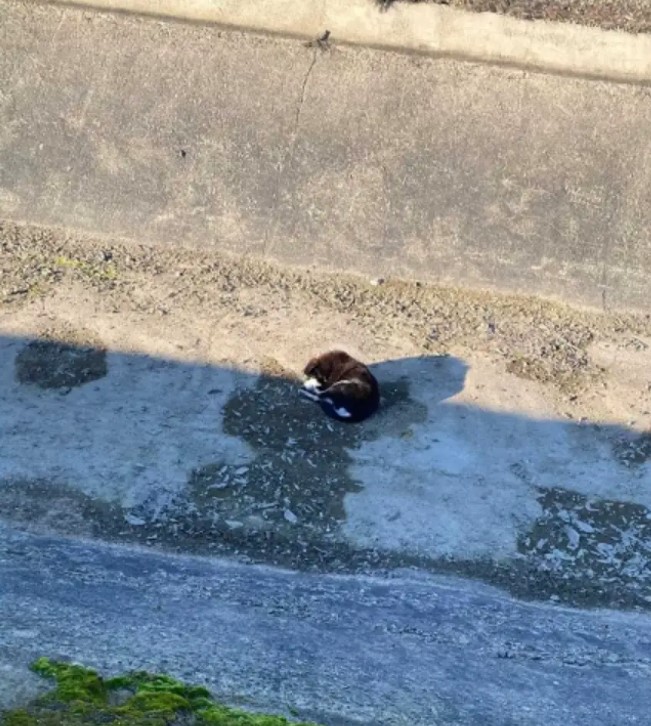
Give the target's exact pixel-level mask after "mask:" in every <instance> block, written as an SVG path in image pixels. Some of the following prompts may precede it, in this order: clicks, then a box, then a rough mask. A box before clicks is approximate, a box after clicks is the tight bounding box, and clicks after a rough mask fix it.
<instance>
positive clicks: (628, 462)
mask: <svg viewBox="0 0 651 726" xmlns="http://www.w3.org/2000/svg"><path fill="white" fill-rule="evenodd" d="M613 452H614V454H615V457H616V458H617V459H618V461H620V462H621V463H622V464H623V465H624V466H633V467H639V466H642V465H643V464H646V463H647V462H649V461H651V432H649V433H645V434H642V435H640V436H636V437H630V436H625V437H624V436H622V437H620V438H619V439H618V440H617V441H616V442H615V444H614V445H613Z"/></svg>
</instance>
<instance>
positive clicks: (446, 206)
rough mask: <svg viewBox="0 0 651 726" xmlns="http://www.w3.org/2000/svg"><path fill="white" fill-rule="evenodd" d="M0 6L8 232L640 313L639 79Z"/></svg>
mask: <svg viewBox="0 0 651 726" xmlns="http://www.w3.org/2000/svg"><path fill="white" fill-rule="evenodd" d="M0 8H1V10H0V12H1V13H2V25H3V29H4V31H5V32H4V34H3V37H2V46H3V48H2V50H3V52H2V54H1V55H0V80H1V83H0V87H1V88H2V89H3V90H2V95H1V96H0V119H1V121H2V123H1V124H0V129H1V131H0V215H1V216H4V217H5V218H10V219H15V220H30V221H33V222H38V223H43V224H60V225H66V226H72V227H77V228H81V229H85V230H87V231H91V232H94V233H103V234H115V235H123V236H126V237H130V238H133V239H143V240H147V241H150V242H152V243H155V244H158V245H165V246H169V245H178V244H182V243H183V244H192V245H195V246H198V247H203V248H210V247H213V248H217V249H220V250H227V251H232V252H236V253H252V254H256V255H259V256H264V257H266V258H270V259H274V260H277V261H281V262H284V263H291V264H301V265H312V264H314V265H318V266H320V267H323V268H329V269H339V270H354V271H358V272H362V273H365V274H371V275H382V276H387V275H405V276H411V277H420V278H422V279H426V280H430V281H438V282H444V283H454V284H462V285H467V286H475V287H492V288H495V289H501V290H511V291H524V292H531V293H537V294H542V295H547V296H552V297H556V298H559V299H564V300H569V301H575V302H578V303H581V304H587V305H595V306H602V305H604V306H607V307H612V308H636V309H640V310H644V311H648V310H649V300H651V294H650V292H651V283H650V282H649V281H650V280H651V275H650V272H651V245H650V243H649V237H648V230H649V228H651V219H650V215H651V198H650V194H651V191H650V190H651V178H650V174H651V171H650V170H651V163H649V160H650V158H651V156H650V155H651V137H650V135H649V133H648V129H649V128H651V95H650V93H649V89H648V88H646V87H637V86H634V85H617V84H609V83H605V82H596V81H588V80H581V79H576V78H571V79H570V78H561V77H557V76H546V75H541V74H533V73H530V72H526V71H520V70H505V69H499V68H496V67H488V66H482V65H472V64H468V63H461V62H456V61H452V60H445V59H441V58H424V57H416V56H404V55H398V54H391V53H386V52H381V51H374V50H365V49H361V48H353V47H339V46H337V45H336V43H335V45H334V47H333V48H332V49H331V50H330V51H322V50H320V49H319V48H318V47H317V48H312V47H310V48H307V47H305V46H304V45H303V44H302V43H301V42H298V41H296V40H281V39H277V38H276V39H273V38H258V37H254V36H251V35H243V34H238V33H236V32H224V31H222V30H220V29H219V28H216V27H199V26H190V25H181V24H169V23H161V22H159V21H156V20H152V19H149V20H143V19H140V18H135V17H125V16H109V15H97V14H93V13H88V12H82V11H81V10H79V9H62V8H59V7H53V6H40V5H33V4H23V3H14V2H11V1H10V0H2V4H1V5H0Z"/></svg>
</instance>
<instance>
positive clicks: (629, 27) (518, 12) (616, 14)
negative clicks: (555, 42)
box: [377, 0, 651, 33]
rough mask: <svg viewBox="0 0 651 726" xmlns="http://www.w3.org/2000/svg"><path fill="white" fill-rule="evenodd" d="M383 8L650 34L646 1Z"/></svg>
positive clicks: (481, 1)
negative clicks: (443, 10)
mask: <svg viewBox="0 0 651 726" xmlns="http://www.w3.org/2000/svg"><path fill="white" fill-rule="evenodd" d="M377 2H378V5H379V6H380V7H381V9H383V10H388V9H389V8H390V6H391V5H393V4H394V3H397V2H411V3H421V2H429V3H436V4H438V5H450V6H451V7H455V8H459V9H461V10H470V11H473V12H478V13H485V12H489V13H500V14H501V15H510V16H512V17H515V18H520V19H523V20H550V21H554V22H565V23H575V24H577V25H588V26H592V27H598V28H603V29H604V30H625V31H627V32H630V33H651V3H649V1H648V0H571V2H568V0H377Z"/></svg>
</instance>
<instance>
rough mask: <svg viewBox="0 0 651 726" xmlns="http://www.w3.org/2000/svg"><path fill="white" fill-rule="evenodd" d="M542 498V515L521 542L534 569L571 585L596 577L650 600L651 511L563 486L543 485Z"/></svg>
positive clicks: (524, 534)
mask: <svg viewBox="0 0 651 726" xmlns="http://www.w3.org/2000/svg"><path fill="white" fill-rule="evenodd" d="M538 501H539V502H540V505H541V507H542V514H541V516H540V517H538V519H537V520H536V521H535V523H534V524H533V526H532V527H531V529H529V530H528V531H527V532H523V533H522V534H521V535H520V538H519V540H518V551H519V552H520V553H521V554H523V555H526V556H527V557H528V559H529V561H530V563H531V564H532V565H533V566H534V567H535V568H537V569H538V570H539V571H540V572H541V573H543V572H547V573H553V575H555V576H556V578H558V579H562V580H565V581H566V582H567V583H568V585H569V587H570V588H571V587H573V586H574V585H575V583H576V582H577V581H579V580H581V579H584V580H586V579H587V580H589V579H590V578H594V581H595V583H609V585H610V586H611V587H612V586H617V587H620V588H622V589H623V588H628V589H630V590H632V591H636V592H637V593H638V594H639V597H640V598H641V599H642V600H645V601H646V602H649V603H651V510H649V509H648V508H647V507H645V506H642V505H640V504H634V503H632V502H624V501H613V500H608V499H596V498H592V497H587V496H584V495H582V494H579V493H578V492H575V491H571V490H569V489H562V488H558V487H554V488H551V489H541V490H540V496H539V498H538Z"/></svg>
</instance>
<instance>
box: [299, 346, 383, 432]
mask: <svg viewBox="0 0 651 726" xmlns="http://www.w3.org/2000/svg"><path fill="white" fill-rule="evenodd" d="M303 374H304V375H305V381H304V382H303V385H302V387H301V388H300V389H299V394H300V395H301V396H303V397H304V398H307V399H309V400H310V401H314V402H315V403H318V404H319V405H320V406H321V408H322V409H323V411H324V413H325V414H327V415H328V416H330V417H331V418H334V419H336V420H337V421H345V422H347V423H359V422H360V421H363V420H364V419H366V418H368V417H369V416H371V415H372V414H374V413H375V412H376V411H377V409H378V407H379V405H380V387H379V385H378V382H377V380H376V379H375V377H374V376H373V374H372V373H371V371H370V370H369V369H368V367H367V366H365V365H364V364H363V363H360V361H358V360H355V358H353V357H352V356H350V355H348V353H344V351H342V350H331V351H328V352H327V353H323V354H322V355H320V356H317V357H316V358H312V359H311V360H310V361H309V362H308V364H307V365H306V366H305V368H304V370H303Z"/></svg>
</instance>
